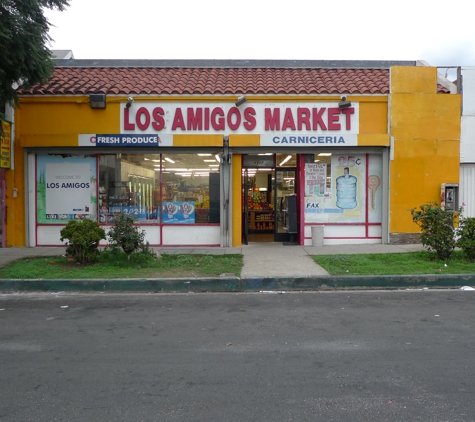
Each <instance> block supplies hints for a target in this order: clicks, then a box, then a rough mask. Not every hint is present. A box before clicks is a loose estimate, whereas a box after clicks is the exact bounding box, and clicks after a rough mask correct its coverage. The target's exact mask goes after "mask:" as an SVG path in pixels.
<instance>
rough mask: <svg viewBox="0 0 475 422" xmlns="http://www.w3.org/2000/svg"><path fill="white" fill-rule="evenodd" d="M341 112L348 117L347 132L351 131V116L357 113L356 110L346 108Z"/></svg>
mask: <svg viewBox="0 0 475 422" xmlns="http://www.w3.org/2000/svg"><path fill="white" fill-rule="evenodd" d="M341 112H342V113H343V114H344V115H345V117H346V119H345V120H346V130H350V129H351V115H352V114H354V113H355V109H354V108H353V107H349V108H344V109H343V110H341Z"/></svg>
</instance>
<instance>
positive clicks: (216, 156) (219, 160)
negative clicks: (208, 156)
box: [214, 154, 221, 163]
mask: <svg viewBox="0 0 475 422" xmlns="http://www.w3.org/2000/svg"><path fill="white" fill-rule="evenodd" d="M214 158H216V161H217V162H218V163H220V162H221V159H220V158H219V154H216V155H215V156H214Z"/></svg>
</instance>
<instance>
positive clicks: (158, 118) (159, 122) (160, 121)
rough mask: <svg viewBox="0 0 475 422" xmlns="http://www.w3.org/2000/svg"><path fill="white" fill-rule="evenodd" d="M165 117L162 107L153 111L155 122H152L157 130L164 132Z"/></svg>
mask: <svg viewBox="0 0 475 422" xmlns="http://www.w3.org/2000/svg"><path fill="white" fill-rule="evenodd" d="M163 115H165V112H164V111H163V108H162V107H155V108H154V109H153V111H152V117H153V120H154V121H153V122H152V127H153V128H154V129H155V130H162V129H163V128H164V127H165V119H164V118H163V117H162V116H163Z"/></svg>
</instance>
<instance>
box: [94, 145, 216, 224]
mask: <svg viewBox="0 0 475 422" xmlns="http://www.w3.org/2000/svg"><path fill="white" fill-rule="evenodd" d="M160 175H161V179H160ZM219 192H220V190H219V162H218V160H217V159H216V158H215V156H213V155H212V154H163V155H160V154H110V155H101V156H100V157H99V216H100V221H101V222H102V223H112V222H113V219H114V216H115V215H117V214H119V213H121V212H125V213H127V214H130V215H133V216H134V217H135V218H136V219H137V221H138V222H142V223H143V222H147V223H152V224H153V223H158V222H162V223H164V224H199V223H219V221H220V219H219V199H220V197H219Z"/></svg>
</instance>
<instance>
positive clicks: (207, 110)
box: [205, 107, 209, 130]
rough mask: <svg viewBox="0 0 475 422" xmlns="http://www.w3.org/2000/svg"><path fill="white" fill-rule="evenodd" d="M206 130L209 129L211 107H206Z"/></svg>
mask: <svg viewBox="0 0 475 422" xmlns="http://www.w3.org/2000/svg"><path fill="white" fill-rule="evenodd" d="M205 130H209V108H208V107H206V108H205Z"/></svg>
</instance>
